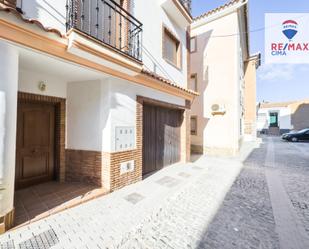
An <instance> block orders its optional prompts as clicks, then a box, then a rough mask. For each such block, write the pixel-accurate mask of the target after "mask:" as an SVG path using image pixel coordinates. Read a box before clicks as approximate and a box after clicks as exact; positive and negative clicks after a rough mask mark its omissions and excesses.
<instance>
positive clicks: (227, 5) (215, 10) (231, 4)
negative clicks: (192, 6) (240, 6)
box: [193, 0, 243, 22]
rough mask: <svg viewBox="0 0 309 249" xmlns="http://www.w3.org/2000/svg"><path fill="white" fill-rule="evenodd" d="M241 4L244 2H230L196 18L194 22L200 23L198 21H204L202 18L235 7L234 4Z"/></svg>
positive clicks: (236, 0) (234, 0)
mask: <svg viewBox="0 0 309 249" xmlns="http://www.w3.org/2000/svg"><path fill="white" fill-rule="evenodd" d="M239 2H243V0H232V1H230V2H228V3H226V4H224V5H221V6H219V7H217V8H215V9H213V10H210V11H208V12H206V13H204V14H202V15H200V16H197V17H195V18H194V19H193V22H195V21H198V20H200V19H202V18H204V17H207V16H210V15H212V14H214V13H217V12H220V11H222V10H224V9H226V8H228V7H231V6H233V5H234V4H237V3H239Z"/></svg>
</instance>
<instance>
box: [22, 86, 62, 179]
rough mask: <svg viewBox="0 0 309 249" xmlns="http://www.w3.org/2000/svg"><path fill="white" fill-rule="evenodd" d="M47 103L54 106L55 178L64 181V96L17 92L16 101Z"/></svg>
mask: <svg viewBox="0 0 309 249" xmlns="http://www.w3.org/2000/svg"><path fill="white" fill-rule="evenodd" d="M25 102H26V103H40V102H41V103H49V104H53V105H54V106H55V168H56V178H57V179H58V180H59V181H60V182H64V181H65V164H66V160H65V126H66V123H65V119H66V100H65V99H64V98H59V97H52V96H45V95H39V94H33V93H26V92H18V103H25Z"/></svg>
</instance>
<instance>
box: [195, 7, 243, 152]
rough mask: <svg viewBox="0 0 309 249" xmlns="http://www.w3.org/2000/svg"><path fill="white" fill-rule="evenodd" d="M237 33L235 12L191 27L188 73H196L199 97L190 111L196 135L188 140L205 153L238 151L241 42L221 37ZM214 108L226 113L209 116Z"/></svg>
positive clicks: (237, 26)
mask: <svg viewBox="0 0 309 249" xmlns="http://www.w3.org/2000/svg"><path fill="white" fill-rule="evenodd" d="M238 32H239V20H238V14H237V12H233V13H231V14H229V15H226V16H224V17H222V18H219V19H217V20H215V21H212V22H209V23H207V24H204V25H202V26H200V27H197V28H196V27H194V25H192V26H191V37H194V36H196V37H197V52H195V53H192V54H191V58H190V59H191V67H190V73H191V74H194V73H197V78H198V91H199V93H200V96H199V97H197V98H196V99H195V100H194V102H193V105H192V110H191V115H197V116H198V127H197V135H192V136H191V145H192V147H193V148H194V149H199V150H201V151H204V153H210V154H225V153H226V154H234V153H235V152H236V151H237V150H238V148H239V141H240V139H241V135H240V119H241V106H240V105H241V91H242V90H241V86H242V83H241V82H242V80H241V78H242V75H243V74H244V73H241V71H243V69H242V67H241V64H242V60H241V54H242V53H241V51H240V50H241V49H240V47H241V46H240V39H239V37H238V36H224V37H221V36H222V35H224V34H237V33H238ZM191 87H192V86H191ZM213 104H220V105H222V106H225V109H226V113H225V114H224V115H215V116H214V115H212V111H211V106H212V105H213Z"/></svg>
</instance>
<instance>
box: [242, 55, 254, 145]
mask: <svg viewBox="0 0 309 249" xmlns="http://www.w3.org/2000/svg"><path fill="white" fill-rule="evenodd" d="M256 63H257V62H256V59H255V58H254V59H251V60H249V61H247V62H246V64H245V89H244V107H245V108H244V126H245V127H244V128H245V129H244V132H245V136H246V137H247V139H248V140H252V139H255V138H256Z"/></svg>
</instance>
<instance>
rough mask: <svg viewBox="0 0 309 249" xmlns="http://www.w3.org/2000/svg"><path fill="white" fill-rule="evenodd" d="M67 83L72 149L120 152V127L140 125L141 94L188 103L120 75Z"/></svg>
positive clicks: (69, 135)
mask: <svg viewBox="0 0 309 249" xmlns="http://www.w3.org/2000/svg"><path fill="white" fill-rule="evenodd" d="M67 86H68V87H67V148H69V149H76V150H94V151H101V150H102V151H104V152H114V151H116V149H115V129H116V127H118V126H131V127H134V128H136V105H137V102H136V98H137V96H144V97H148V98H152V99H157V100H161V101H164V102H168V103H172V104H177V105H185V101H184V100H183V99H181V98H178V97H175V96H172V95H168V94H164V93H162V92H159V91H156V90H153V89H151V88H148V87H143V86H140V85H137V84H132V83H129V82H127V81H124V80H121V79H117V78H108V79H104V80H102V81H99V80H98V81H88V82H70V83H68V84H67Z"/></svg>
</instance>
